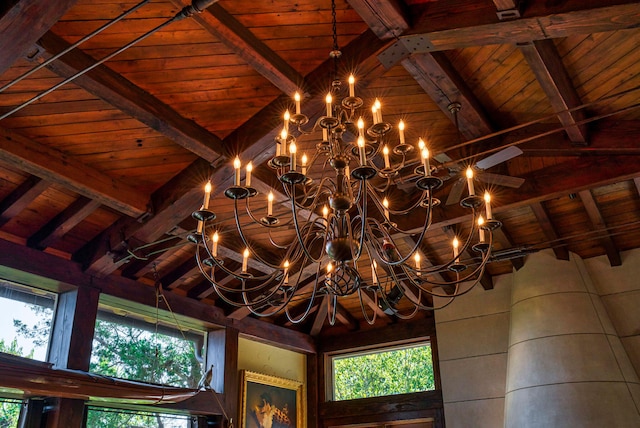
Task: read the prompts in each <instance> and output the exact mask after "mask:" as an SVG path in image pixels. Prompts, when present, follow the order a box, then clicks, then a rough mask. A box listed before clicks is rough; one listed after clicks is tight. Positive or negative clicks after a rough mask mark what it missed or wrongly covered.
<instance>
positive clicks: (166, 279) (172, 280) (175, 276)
mask: <svg viewBox="0 0 640 428" xmlns="http://www.w3.org/2000/svg"><path fill="white" fill-rule="evenodd" d="M196 273H197V274H198V275H199V274H200V268H198V266H197V265H196V261H195V259H194V258H189V259H188V260H186V261H184V262H182V263H181V264H180V265H179V266H177V267H176V268H174V269H172V270H171V271H170V272H168V273H167V274H165V275H163V276H162V277H160V283H161V284H162V288H164V289H165V290H173V289H175V288H178V287H180V285H182V283H183V282H184V281H183V280H184V279H185V278H190V277H191V276H193V275H195V274H196Z"/></svg>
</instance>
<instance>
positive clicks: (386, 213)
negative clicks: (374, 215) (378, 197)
mask: <svg viewBox="0 0 640 428" xmlns="http://www.w3.org/2000/svg"><path fill="white" fill-rule="evenodd" d="M382 206H383V207H384V218H386V219H387V220H389V200H388V199H387V198H384V199H383V200H382Z"/></svg>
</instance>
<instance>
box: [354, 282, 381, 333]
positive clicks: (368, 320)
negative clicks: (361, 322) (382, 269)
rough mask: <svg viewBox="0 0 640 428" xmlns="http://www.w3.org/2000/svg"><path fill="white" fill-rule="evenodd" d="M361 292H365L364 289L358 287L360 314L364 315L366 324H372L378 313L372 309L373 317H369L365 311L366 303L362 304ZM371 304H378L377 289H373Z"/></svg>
mask: <svg viewBox="0 0 640 428" xmlns="http://www.w3.org/2000/svg"><path fill="white" fill-rule="evenodd" d="M362 293H366V291H363V289H362V287H359V288H358V300H359V301H360V309H361V310H362V316H363V317H364V319H365V321H367V324H369V325H373V324H374V323H375V322H376V318H377V317H378V313H377V312H376V311H375V310H373V317H371V318H370V317H369V314H368V313H367V308H366V305H365V304H364V300H363V298H362ZM373 296H374V298H373V304H374V305H376V306H378V293H377V291H374V293H373Z"/></svg>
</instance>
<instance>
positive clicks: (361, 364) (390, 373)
mask: <svg viewBox="0 0 640 428" xmlns="http://www.w3.org/2000/svg"><path fill="white" fill-rule="evenodd" d="M332 373H333V399H334V400H352V399H355V398H369V397H380V396H384V395H393V394H405V393H410V392H418V391H429V390H432V389H434V388H435V381H434V377H433V360H432V357H431V346H430V345H429V344H424V343H423V344H420V345H414V346H405V347H402V348H391V349H389V348H388V349H384V350H376V351H366V352H359V353H354V354H349V355H340V356H334V357H333V358H332Z"/></svg>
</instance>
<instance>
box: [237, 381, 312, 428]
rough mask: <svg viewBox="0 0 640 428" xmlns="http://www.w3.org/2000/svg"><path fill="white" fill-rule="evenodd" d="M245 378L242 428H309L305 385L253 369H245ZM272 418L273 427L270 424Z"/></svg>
mask: <svg viewBox="0 0 640 428" xmlns="http://www.w3.org/2000/svg"><path fill="white" fill-rule="evenodd" d="M241 378H242V383H241V385H240V397H241V402H242V407H241V409H240V428H263V427H264V426H272V427H273V428H285V427H290V428H306V426H307V420H306V407H307V406H306V405H307V401H306V400H307V397H306V394H305V388H304V384H303V383H302V382H299V381H296V380H291V379H284V378H281V377H276V376H269V375H265V374H261V373H255V372H252V371H249V370H242V377H241ZM269 418H270V421H269V422H270V423H271V425H269V424H268V422H267V421H266V419H269ZM287 419H288V422H289V423H287Z"/></svg>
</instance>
